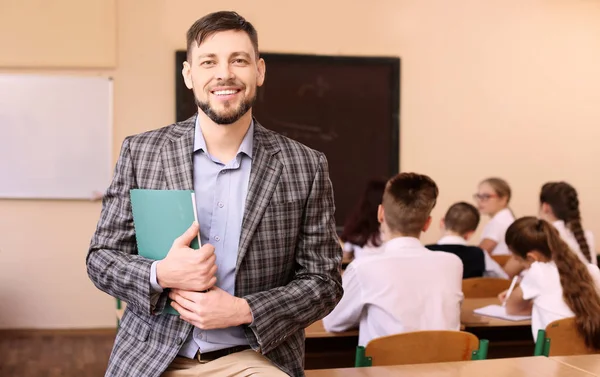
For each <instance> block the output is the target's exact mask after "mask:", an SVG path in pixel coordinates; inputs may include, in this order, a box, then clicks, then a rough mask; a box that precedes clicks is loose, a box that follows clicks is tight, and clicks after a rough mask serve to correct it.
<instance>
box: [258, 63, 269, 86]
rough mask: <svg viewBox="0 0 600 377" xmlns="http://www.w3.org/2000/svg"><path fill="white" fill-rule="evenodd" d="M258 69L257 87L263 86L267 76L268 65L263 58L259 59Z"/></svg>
mask: <svg viewBox="0 0 600 377" xmlns="http://www.w3.org/2000/svg"><path fill="white" fill-rule="evenodd" d="M256 69H257V70H258V76H257V77H256V86H262V84H264V82H265V75H266V74H267V65H266V64H265V60H264V59H263V58H260V59H258V61H257V62H256Z"/></svg>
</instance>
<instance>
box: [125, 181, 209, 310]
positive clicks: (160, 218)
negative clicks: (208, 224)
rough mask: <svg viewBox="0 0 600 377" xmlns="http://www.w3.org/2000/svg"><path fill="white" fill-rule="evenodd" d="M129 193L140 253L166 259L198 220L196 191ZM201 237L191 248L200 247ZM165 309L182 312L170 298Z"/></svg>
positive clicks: (149, 256) (193, 242)
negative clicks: (173, 305)
mask: <svg viewBox="0 0 600 377" xmlns="http://www.w3.org/2000/svg"><path fill="white" fill-rule="evenodd" d="M130 196H131V208H132V211H133V225H134V227H135V237H136V241H137V246H138V253H139V255H141V256H143V257H146V258H148V259H153V260H159V259H163V258H164V257H166V256H167V253H168V252H169V250H170V249H171V246H172V244H173V241H174V240H175V239H176V238H177V237H179V236H181V235H182V234H183V233H184V232H185V231H186V230H187V229H188V228H189V227H190V226H191V225H192V223H193V222H194V221H195V220H196V215H195V212H196V211H195V208H196V202H195V200H194V192H193V191H191V190H140V189H135V190H131V191H130ZM198 238H199V237H198ZM198 238H194V240H193V241H192V243H191V244H190V247H191V248H192V249H198V248H199V247H200V242H199V240H198ZM165 311H166V312H167V313H169V314H176V315H177V314H179V313H177V311H176V310H175V309H173V307H172V306H171V305H170V300H169V303H168V304H167V306H166V308H165Z"/></svg>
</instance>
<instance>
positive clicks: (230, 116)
mask: <svg viewBox="0 0 600 377" xmlns="http://www.w3.org/2000/svg"><path fill="white" fill-rule="evenodd" d="M194 97H195V99H196V105H197V106H198V108H199V109H200V110H202V112H204V114H206V116H208V118H209V119H210V120H212V121H213V122H215V123H216V124H232V123H235V122H237V121H238V120H239V119H240V118H241V117H242V116H244V114H246V113H247V112H248V110H250V109H251V108H252V106H253V105H254V102H255V101H256V94H255V95H254V96H252V97H250V98H244V99H243V100H242V103H240V104H239V106H238V108H237V109H236V110H235V111H234V112H227V111H226V113H227V114H226V115H221V114H218V113H217V112H216V111H215V109H213V108H212V107H211V106H210V102H209V101H206V102H202V101H200V100H198V97H196V96H195V95H194Z"/></svg>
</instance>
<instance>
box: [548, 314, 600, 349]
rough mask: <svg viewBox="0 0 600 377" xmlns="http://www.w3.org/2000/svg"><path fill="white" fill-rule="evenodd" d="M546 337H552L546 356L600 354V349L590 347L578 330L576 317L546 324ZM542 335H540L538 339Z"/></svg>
mask: <svg viewBox="0 0 600 377" xmlns="http://www.w3.org/2000/svg"><path fill="white" fill-rule="evenodd" d="M545 338H546V339H550V345H549V346H550V347H549V350H547V352H545V354H546V356H569V355H590V354H598V353H600V350H596V349H592V348H588V347H587V346H586V345H585V341H584V339H583V337H582V336H581V335H580V334H579V331H577V327H576V326H575V318H565V319H561V320H558V321H554V322H551V323H550V324H549V325H548V326H546V331H545ZM539 340H540V336H539V335H538V341H539Z"/></svg>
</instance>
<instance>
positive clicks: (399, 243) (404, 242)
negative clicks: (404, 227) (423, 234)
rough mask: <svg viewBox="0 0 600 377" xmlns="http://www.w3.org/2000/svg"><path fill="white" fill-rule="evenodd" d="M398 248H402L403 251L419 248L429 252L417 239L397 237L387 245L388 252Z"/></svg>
mask: <svg viewBox="0 0 600 377" xmlns="http://www.w3.org/2000/svg"><path fill="white" fill-rule="evenodd" d="M397 248H402V249H405V248H409V249H414V248H418V249H423V250H427V249H425V247H424V246H423V244H422V243H421V241H420V240H419V239H418V238H415V237H396V238H392V239H391V240H389V241H387V242H386V243H385V249H386V250H391V249H397Z"/></svg>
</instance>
